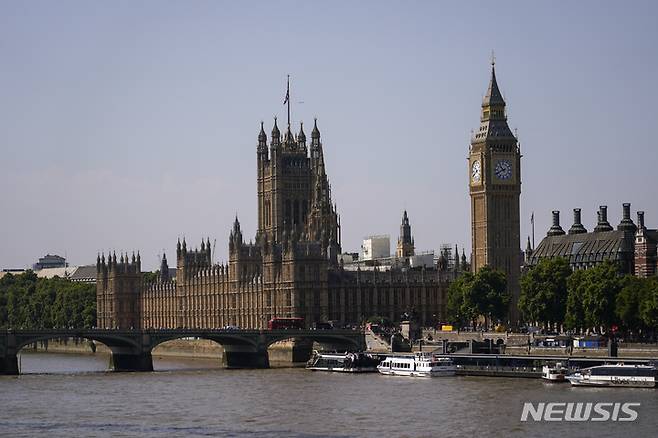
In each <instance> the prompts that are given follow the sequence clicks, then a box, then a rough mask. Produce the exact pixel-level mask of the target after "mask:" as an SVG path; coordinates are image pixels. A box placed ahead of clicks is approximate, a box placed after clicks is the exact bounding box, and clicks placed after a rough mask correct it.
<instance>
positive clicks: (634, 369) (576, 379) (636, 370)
mask: <svg viewBox="0 0 658 438" xmlns="http://www.w3.org/2000/svg"><path fill="white" fill-rule="evenodd" d="M567 379H568V380H569V382H571V384H572V385H573V386H623V387H627V388H647V387H650V388H653V387H655V386H656V368H655V367H653V366H649V365H624V364H623V363H619V364H616V365H599V366H595V367H590V368H583V369H581V370H580V371H578V372H576V373H574V374H571V375H569V376H567Z"/></svg>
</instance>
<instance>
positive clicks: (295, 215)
mask: <svg viewBox="0 0 658 438" xmlns="http://www.w3.org/2000/svg"><path fill="white" fill-rule="evenodd" d="M300 222H301V220H299V201H298V200H297V199H295V202H294V211H293V223H294V224H295V225H297V224H298V223H300Z"/></svg>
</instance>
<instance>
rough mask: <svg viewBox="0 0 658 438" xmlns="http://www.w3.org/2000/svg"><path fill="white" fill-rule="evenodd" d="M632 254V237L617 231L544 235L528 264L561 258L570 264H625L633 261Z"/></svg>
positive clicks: (629, 234) (627, 233)
mask: <svg viewBox="0 0 658 438" xmlns="http://www.w3.org/2000/svg"><path fill="white" fill-rule="evenodd" d="M634 252H635V236H634V234H633V233H629V232H624V231H619V230H613V231H602V232H592V233H582V234H565V235H562V236H547V237H545V238H544V239H543V240H542V241H541V243H540V244H539V245H538V246H537V248H535V250H534V251H533V253H532V256H531V257H530V264H531V265H535V264H537V263H538V262H539V260H540V259H542V258H553V257H564V258H566V259H567V260H569V263H570V264H572V265H592V264H596V263H600V262H603V261H605V260H611V261H628V260H632V259H633V257H634Z"/></svg>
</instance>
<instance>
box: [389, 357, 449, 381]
mask: <svg viewBox="0 0 658 438" xmlns="http://www.w3.org/2000/svg"><path fill="white" fill-rule="evenodd" d="M377 370H378V371H379V372H380V373H381V374H384V375H387V376H408V377H440V376H454V375H455V373H456V372H457V367H456V366H455V364H454V363H453V362H452V360H450V359H449V358H440V357H435V356H434V355H433V354H432V353H427V352H418V353H415V354H413V355H411V354H405V355H391V356H387V357H386V359H384V360H383V361H382V362H381V363H380V364H379V365H378V366H377Z"/></svg>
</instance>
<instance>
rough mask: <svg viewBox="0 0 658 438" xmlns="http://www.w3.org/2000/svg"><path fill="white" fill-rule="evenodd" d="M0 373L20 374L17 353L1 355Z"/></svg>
mask: <svg viewBox="0 0 658 438" xmlns="http://www.w3.org/2000/svg"><path fill="white" fill-rule="evenodd" d="M0 375H2V376H17V375H18V357H17V356H16V355H15V354H13V355H5V356H2V357H0Z"/></svg>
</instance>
